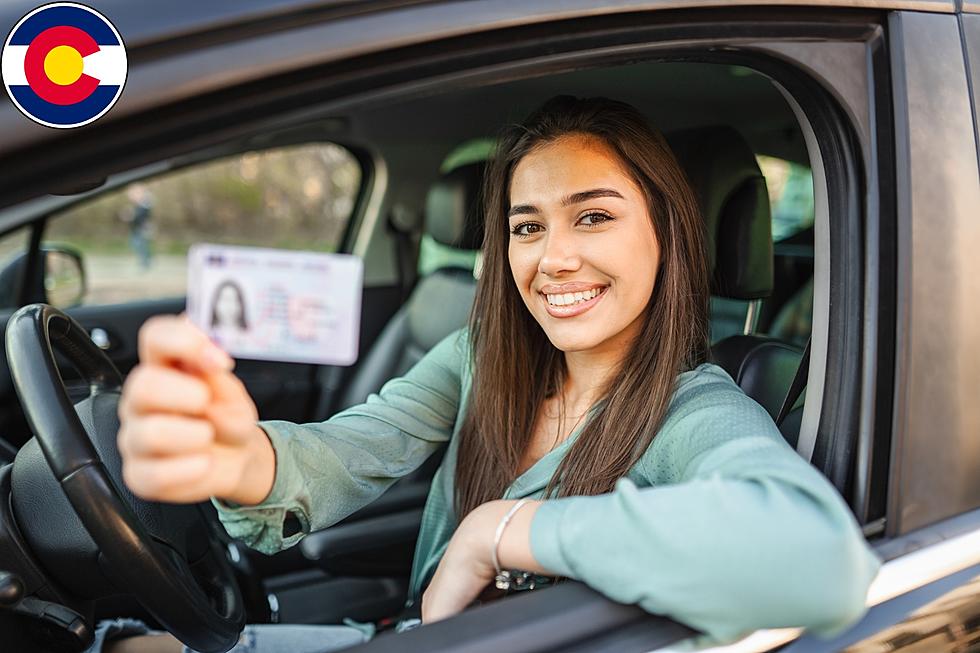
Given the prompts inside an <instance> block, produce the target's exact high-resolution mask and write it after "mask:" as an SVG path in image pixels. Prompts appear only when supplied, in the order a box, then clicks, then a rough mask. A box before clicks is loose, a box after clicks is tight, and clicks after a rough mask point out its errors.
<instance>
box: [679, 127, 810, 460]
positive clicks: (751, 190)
mask: <svg viewBox="0 0 980 653" xmlns="http://www.w3.org/2000/svg"><path fill="white" fill-rule="evenodd" d="M667 140H668V142H669V143H670V145H671V147H672V148H673V150H674V153H675V155H676V156H677V158H678V161H679V162H680V164H681V166H682V167H683V168H684V169H685V171H686V172H687V175H688V178H689V179H690V181H691V185H692V186H693V188H694V191H695V194H696V195H697V198H698V202H699V204H700V206H701V211H702V214H703V216H704V219H705V223H706V226H707V239H708V252H709V262H710V268H709V269H710V271H711V292H712V295H714V296H716V297H722V298H728V299H737V300H747V301H749V302H758V301H760V300H762V299H765V298H766V297H768V296H769V295H770V293H771V292H772V288H773V246H772V216H771V215H770V210H769V195H768V192H767V189H766V180H765V177H763V175H762V171H761V170H760V169H759V164H758V162H757V161H756V158H755V154H754V153H753V151H752V148H751V147H750V146H749V144H748V143H747V142H746V141H745V139H744V138H742V136H741V135H740V134H739V133H738V132H737V131H736V130H735V129H733V128H731V127H728V126H716V127H707V128H699V129H689V130H684V131H680V132H675V133H672V134H670V135H668V137H667ZM752 305H753V304H750V307H751V306H752ZM756 308H758V306H757V305H756ZM750 310H751V308H750ZM746 322H747V323H751V320H747V321H746ZM802 354H803V352H802V349H801V348H799V347H797V346H795V345H793V344H792V343H787V342H784V341H782V340H779V339H776V338H771V337H766V336H760V335H755V334H752V333H747V334H740V335H734V336H730V337H727V338H724V339H722V340H720V341H719V342H717V343H715V344H714V345H713V346H712V347H711V358H712V361H713V362H714V363H716V364H717V365H719V366H721V367H722V368H723V369H725V371H726V372H728V374H729V375H730V376H731V377H732V379H733V380H734V381H735V382H736V383H738V385H739V387H741V388H742V390H743V391H744V392H745V394H747V395H749V396H750V397H752V398H753V399H755V400H756V401H757V402H759V403H760V404H761V405H762V406H763V407H764V408H765V409H766V410H767V411H768V412H769V414H770V415H771V416H772V417H773V419H776V417H777V415H778V413H779V410H780V407H781V406H782V403H783V400H784V399H785V397H786V393H787V391H788V390H789V387H790V385H791V384H792V382H793V378H794V376H795V375H796V371H797V369H798V368H799V364H800V360H801V357H802ZM798 418H799V413H798V412H797V414H792V415H791V416H790V417H788V418H787V419H786V420H785V422H784V424H785V427H784V428H781V430H783V436H784V437H785V438H786V440H787V441H788V442H789V443H790V444H791V445H792V446H793V447H794V448H795V446H796V441H797V438H798V434H799V420H798ZM781 426H782V425H781Z"/></svg>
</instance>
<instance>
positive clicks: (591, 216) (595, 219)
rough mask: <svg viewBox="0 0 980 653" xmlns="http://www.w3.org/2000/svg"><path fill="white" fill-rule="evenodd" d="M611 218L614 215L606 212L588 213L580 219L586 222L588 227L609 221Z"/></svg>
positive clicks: (583, 222)
mask: <svg viewBox="0 0 980 653" xmlns="http://www.w3.org/2000/svg"><path fill="white" fill-rule="evenodd" d="M609 220H612V217H610V216H608V215H606V214H605V213H586V214H585V215H583V216H582V217H581V218H580V219H579V222H581V223H582V224H584V225H585V226H586V227H595V226H598V225H600V224H602V223H603V222H608V221H609Z"/></svg>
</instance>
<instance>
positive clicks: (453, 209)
mask: <svg viewBox="0 0 980 653" xmlns="http://www.w3.org/2000/svg"><path fill="white" fill-rule="evenodd" d="M485 167H486V164H485V163H484V162H483V161H477V162H476V163H467V164H465V165H461V166H459V167H458V168H455V169H454V170H452V171H451V172H449V173H447V174H445V175H444V176H443V177H442V179H440V180H439V181H437V182H436V183H435V184H433V186H432V188H431V189H430V190H429V195H428V197H426V200H425V231H426V233H428V234H429V235H430V236H432V237H433V238H435V239H436V241H437V242H439V243H441V244H443V245H449V246H450V247H455V248H457V249H480V247H482V246H483V205H482V203H481V199H480V187H481V186H482V184H483V171H484V168H485Z"/></svg>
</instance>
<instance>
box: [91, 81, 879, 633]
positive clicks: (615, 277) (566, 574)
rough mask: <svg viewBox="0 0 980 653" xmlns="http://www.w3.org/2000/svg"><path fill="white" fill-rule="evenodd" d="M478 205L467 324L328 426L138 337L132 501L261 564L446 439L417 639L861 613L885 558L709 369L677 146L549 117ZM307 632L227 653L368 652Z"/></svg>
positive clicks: (564, 110) (607, 119)
mask: <svg viewBox="0 0 980 653" xmlns="http://www.w3.org/2000/svg"><path fill="white" fill-rule="evenodd" d="M484 203H485V216H486V225H485V238H484V248H483V251H484V256H485V258H484V264H483V269H484V272H483V274H482V276H481V278H480V280H479V286H478V289H477V295H476V301H475V304H474V308H473V312H472V315H471V318H470V323H469V326H468V328H464V329H461V330H458V331H456V332H454V333H452V334H450V335H449V336H448V337H446V338H444V339H443V340H442V341H441V342H440V343H439V344H438V345H436V346H435V347H434V348H433V349H432V350H431V351H430V352H429V353H428V354H427V355H426V356H425V357H424V358H423V359H422V360H421V361H420V362H419V363H418V364H417V365H415V366H414V367H413V368H412V369H411V370H410V371H409V372H407V373H406V374H405V375H404V376H403V377H401V378H396V379H393V380H391V381H389V382H388V383H387V384H385V386H384V387H383V388H382V389H381V390H380V392H379V393H378V394H375V395H371V396H370V397H369V398H368V400H367V401H366V402H365V403H363V404H361V405H359V406H354V407H352V408H349V409H347V410H345V411H342V412H340V413H338V414H336V415H334V416H333V417H332V418H330V419H328V420H326V421H324V422H319V423H310V424H295V423H292V422H286V421H261V422H257V417H256V416H257V411H256V408H255V405H254V403H253V402H252V400H251V398H250V397H249V396H248V394H247V392H246V390H245V389H244V387H243V386H242V385H241V383H239V382H238V381H237V379H236V378H235V377H234V376H233V375H232V374H231V367H232V366H233V363H232V361H231V360H230V359H228V358H227V357H226V356H224V355H223V353H222V352H221V351H220V350H218V349H217V348H216V347H215V346H214V345H213V344H212V343H211V342H210V341H209V340H208V338H207V336H206V335H205V334H204V333H202V332H201V331H199V330H198V329H196V328H195V327H193V326H192V325H190V323H189V322H187V321H186V320H181V319H178V318H155V319H153V320H151V321H150V322H148V323H147V324H146V325H145V326H144V327H143V329H142V330H141V334H140V359H141V362H140V365H139V366H138V367H137V369H135V370H134V371H133V372H132V373H131V374H130V376H129V378H128V379H127V382H126V386H125V388H124V390H123V394H122V399H121V401H120V423H121V427H120V431H119V443H118V444H119V450H120V453H121V454H122V456H123V459H124V466H123V475H124V478H125V482H126V483H127V484H128V485H129V487H130V488H131V489H132V490H133V491H134V492H135V493H136V494H138V495H140V496H142V497H144V498H146V499H150V500H155V501H171V502H194V501H199V500H202V499H206V498H208V497H210V498H212V499H213V501H214V504H215V506H216V507H217V508H218V511H219V516H220V518H221V520H222V523H223V524H224V526H225V528H226V530H227V531H228V533H229V534H230V535H232V536H234V537H237V538H240V539H242V540H243V541H245V542H246V543H248V544H249V545H250V546H253V547H254V548H256V549H258V550H260V551H264V552H268V553H271V552H275V551H278V550H281V549H283V548H285V547H288V546H291V545H293V544H295V543H296V542H297V541H298V540H300V539H301V538H302V537H304V536H305V535H306V534H308V533H310V532H311V531H314V530H318V529H322V528H325V527H327V526H330V525H331V524H334V523H336V522H338V521H340V520H341V519H343V518H345V517H346V516H348V515H350V514H351V513H352V512H353V511H355V510H357V509H358V508H360V507H361V506H364V505H366V504H368V503H369V502H370V501H372V500H373V499H375V498H376V497H378V496H379V495H380V494H381V493H382V492H383V491H384V490H385V489H386V488H388V487H389V486H390V485H391V484H392V483H394V482H395V481H396V480H397V479H398V478H400V477H403V476H405V475H406V474H408V473H410V472H411V471H413V470H414V469H416V468H418V467H419V466H420V465H421V464H422V463H423V462H424V461H425V460H426V458H428V457H429V456H431V455H432V454H433V453H434V452H435V451H436V450H438V449H439V447H440V445H442V444H443V443H448V449H447V452H446V455H445V459H444V461H443V463H442V466H441V467H440V469H439V471H438V472H437V473H436V476H435V478H434V480H433V483H432V487H431V491H430V493H429V496H428V499H427V502H426V507H425V511H424V514H423V517H422V523H421V530H420V532H419V538H418V544H417V548H416V551H415V559H414V564H413V568H412V574H411V579H410V583H409V586H410V587H409V593H410V596H409V602H408V607H409V608H410V609H411V610H414V611H415V612H416V614H418V613H419V612H420V614H421V619H422V621H423V622H426V623H429V622H433V621H438V620H440V619H444V618H446V617H449V616H452V615H454V614H456V613H459V612H461V611H462V610H464V609H465V608H467V607H468V606H469V605H471V604H472V603H473V602H474V600H479V599H481V598H482V599H483V600H487V599H489V598H491V597H492V596H493V592H492V591H490V592H488V589H492V588H493V586H495V587H496V588H497V589H511V588H515V587H516V588H517V589H520V588H521V587H524V586H532V587H533V586H535V585H537V584H538V582H539V580H540V582H547V579H549V578H573V579H577V580H580V581H582V582H584V583H586V584H588V585H589V586H591V587H593V588H594V589H596V590H598V591H599V592H601V593H603V594H605V595H606V596H608V597H610V598H612V599H614V600H616V601H620V602H623V603H636V604H639V605H640V606H641V607H642V608H644V609H645V610H647V611H649V612H651V613H655V614H665V615H669V616H671V617H673V618H675V619H677V620H679V621H681V622H683V623H685V624H688V625H690V626H693V627H695V628H698V629H700V630H702V631H704V632H706V633H707V634H708V635H710V636H712V637H714V638H716V639H720V640H727V639H731V638H734V637H736V636H738V635H740V634H742V633H744V632H746V631H751V630H754V629H756V628H763V627H781V626H805V627H812V628H813V629H814V630H816V631H817V632H820V633H832V632H837V631H839V630H840V629H842V628H843V627H846V626H848V625H850V624H851V623H853V622H854V621H855V620H856V619H858V618H859V617H860V616H861V614H862V613H863V612H864V599H865V595H866V592H867V588H868V585H869V583H870V582H871V579H872V578H873V577H874V575H875V573H876V571H877V569H878V565H879V563H878V560H877V559H876V557H875V556H874V555H873V554H872V553H871V552H870V550H869V548H868V546H867V544H866V543H865V541H864V539H863V537H862V536H861V533H860V531H859V529H858V527H857V524H856V522H855V520H854V517H853V516H852V514H851V513H850V511H849V510H848V508H847V506H846V505H845V504H844V502H843V501H842V500H841V498H840V496H838V495H837V493H836V491H835V490H834V488H833V487H832V486H831V485H830V483H829V482H828V481H827V480H826V479H825V478H824V477H823V476H821V475H820V474H819V473H818V472H817V471H816V470H815V469H814V468H812V467H811V466H810V465H809V464H807V462H806V461H804V460H803V459H802V458H800V457H799V456H797V454H796V453H795V452H794V451H793V450H792V449H791V448H790V447H789V446H788V445H787V444H786V442H785V441H784V440H783V439H782V437H781V435H780V433H779V431H778V429H777V428H776V425H775V424H774V423H773V421H772V419H771V418H770V416H769V414H768V413H767V412H766V410H765V409H764V408H762V407H761V406H760V405H759V404H757V403H756V402H755V401H753V400H752V399H750V398H749V397H747V396H746V395H745V394H744V393H743V392H742V391H741V390H740V389H739V387H738V386H737V385H736V384H735V383H734V382H733V381H732V379H731V377H729V376H728V375H727V374H726V373H725V372H724V371H723V370H722V369H721V368H720V367H718V366H716V365H713V364H711V363H708V362H706V358H707V347H708V344H707V325H706V322H707V305H708V274H707V266H708V264H707V255H706V251H705V245H704V240H705V238H704V233H703V232H704V223H703V221H702V219H701V217H700V215H699V212H698V209H697V204H696V201H695V199H694V197H693V193H692V191H691V188H690V186H689V185H688V183H687V180H686V178H685V176H684V174H683V172H682V171H681V169H680V167H679V165H678V164H677V162H676V160H675V159H674V157H673V155H672V153H671V151H670V149H669V148H668V147H667V145H666V143H665V141H664V139H663V137H662V136H660V135H659V133H657V132H656V131H654V130H653V129H651V128H650V127H649V126H648V125H647V124H646V122H645V120H644V119H643V118H642V116H641V114H639V112H637V111H636V109H634V108H633V107H631V106H629V105H627V104H624V103H622V102H617V101H613V100H608V99H605V98H590V99H581V100H580V99H576V98H573V97H570V96H559V97H556V98H553V99H552V100H549V101H548V102H546V103H545V104H544V105H543V106H542V107H541V108H540V109H538V110H537V111H536V112H534V113H533V114H532V115H531V116H529V117H528V119H527V120H525V121H524V123H522V124H521V125H516V126H510V127H508V128H507V129H506V130H505V131H504V132H503V133H502V135H501V137H500V139H499V143H498V147H497V150H496V152H495V153H494V156H493V159H492V161H491V164H490V166H489V168H488V172H487V175H486V178H485V185H484ZM161 389H163V391H162V390H161ZM801 560H804V561H806V564H805V565H801V564H800V561H801ZM528 581H530V582H528ZM420 598H421V602H420V601H419V599H420ZM404 616H406V617H408V616H410V615H409V614H406V615H404ZM417 623H418V619H414V620H413V619H409V618H406V619H404V620H403V621H402V622H401V624H400V628H401V629H405V628H408V627H410V626H411V625H413V624H417ZM318 628H319V629H317V628H312V629H309V628H308V629H304V630H302V631H299V630H295V629H294V630H290V629H288V628H277V627H275V626H252V627H249V628H248V629H247V631H246V634H245V636H244V638H243V644H241V645H240V646H239V647H236V648H235V649H233V650H234V651H238V652H244V651H246V650H247V651H255V652H258V651H266V650H269V651H271V650H276V651H278V650H295V651H298V650H304V651H313V650H318V651H327V650H334V649H336V648H339V647H341V646H346V645H348V644H349V643H350V642H351V638H352V637H354V639H355V640H357V639H358V638H359V637H360V633H359V631H357V630H356V629H354V628H350V627H343V626H332V627H331V626H322V627H318ZM108 630H109V626H104V627H103V629H102V633H107V632H108ZM367 630H371V628H370V626H368V628H367ZM174 644H175V643H174Z"/></svg>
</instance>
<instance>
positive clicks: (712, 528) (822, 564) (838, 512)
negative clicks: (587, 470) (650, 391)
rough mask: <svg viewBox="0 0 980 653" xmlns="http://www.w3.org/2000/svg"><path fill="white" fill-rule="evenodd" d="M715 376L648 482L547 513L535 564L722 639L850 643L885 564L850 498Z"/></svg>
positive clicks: (673, 420)
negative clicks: (757, 633) (759, 633)
mask: <svg viewBox="0 0 980 653" xmlns="http://www.w3.org/2000/svg"><path fill="white" fill-rule="evenodd" d="M710 367H713V366H710ZM715 369H716V370H718V371H717V372H711V371H708V372H701V373H699V375H698V376H699V377H700V378H699V379H698V380H696V381H695V382H692V383H689V384H688V386H689V387H687V388H683V387H682V388H681V389H680V390H678V392H677V393H676V395H675V398H674V400H673V402H672V405H671V408H670V410H669V411H668V416H667V418H666V419H665V422H664V425H663V427H662V428H661V430H660V432H659V433H658V435H657V436H656V438H654V441H653V443H652V444H651V445H650V447H649V448H648V450H647V452H646V453H645V454H644V456H643V457H642V459H641V460H640V461H639V462H638V463H637V465H636V466H635V467H634V472H635V473H631V477H633V478H634V479H637V480H636V481H634V480H631V478H623V479H620V480H619V481H618V482H617V484H616V486H615V489H614V490H613V492H611V493H609V494H604V495H599V496H587V497H567V498H560V499H553V500H549V501H545V502H544V503H543V504H542V505H541V506H540V507H539V508H538V511H537V513H536V514H535V516H534V520H533V521H532V524H531V536H530V541H531V550H532V553H533V554H534V556H535V558H536V559H537V560H538V562H540V563H541V565H543V566H544V567H545V568H546V569H547V570H549V571H551V572H553V573H555V574H559V575H562V576H567V577H569V578H574V579H577V580H580V581H582V582H584V583H585V584H587V585H589V586H591V587H592V588H594V589H595V590H597V591H599V592H601V593H602V594H604V595H605V596H607V597H609V598H610V599H612V600H615V601H618V602H621V603H628V604H638V605H639V606H640V607H642V608H643V609H645V610H646V611H648V612H651V613H654V614H660V615H666V616H669V617H671V618H672V619H675V620H677V621H680V622H682V623H685V624H687V625H689V626H691V627H694V628H697V629H699V630H701V631H702V632H704V633H706V634H707V635H709V636H710V637H712V638H713V639H716V640H719V641H730V640H733V639H736V638H738V637H739V636H741V635H744V634H746V633H748V632H751V631H753V630H756V629H759V628H777V627H805V628H811V629H812V630H813V631H814V632H816V633H817V634H818V635H824V636H831V635H834V634H836V633H838V632H841V631H843V630H844V629H845V628H846V627H848V626H850V625H851V624H853V623H854V622H855V621H857V620H858V619H859V618H860V617H861V616H862V615H863V614H864V611H865V598H866V595H867V590H868V587H869V585H870V584H871V581H872V579H873V578H874V577H875V575H876V574H877V571H878V568H879V567H880V564H881V563H880V561H879V560H878V558H877V557H876V556H875V555H874V553H873V552H872V551H871V549H870V547H869V546H868V545H867V543H866V541H865V540H864V538H863V536H862V534H861V531H860V529H859V527H858V524H857V522H856V520H855V519H854V517H853V515H852V514H851V512H850V510H849V508H848V507H847V505H846V504H845V503H844V501H843V499H842V498H841V497H840V495H839V494H838V493H837V491H836V489H835V488H834V487H833V486H832V485H831V484H830V482H829V481H828V480H827V479H826V478H825V477H824V476H823V475H821V474H820V473H819V472H818V471H817V470H816V469H814V468H813V467H812V466H811V465H810V464H808V463H807V462H806V461H804V460H803V459H802V458H801V457H799V456H798V455H797V454H796V452H795V451H794V450H793V449H792V448H791V447H790V446H789V445H788V444H786V442H785V441H784V440H783V439H782V436H781V435H780V433H779V431H778V429H777V428H776V426H775V424H774V423H773V421H772V419H771V418H770V417H769V415H768V413H766V412H765V410H764V409H763V408H762V407H761V406H759V405H758V404H757V403H756V402H755V401H753V400H752V399H750V398H749V397H747V396H745V395H744V394H743V393H742V392H741V390H740V389H739V388H738V386H736V385H735V384H734V383H733V382H732V381H731V379H730V378H729V377H728V376H727V375H725V374H724V372H722V371H720V368H715ZM644 485H648V486H644Z"/></svg>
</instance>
